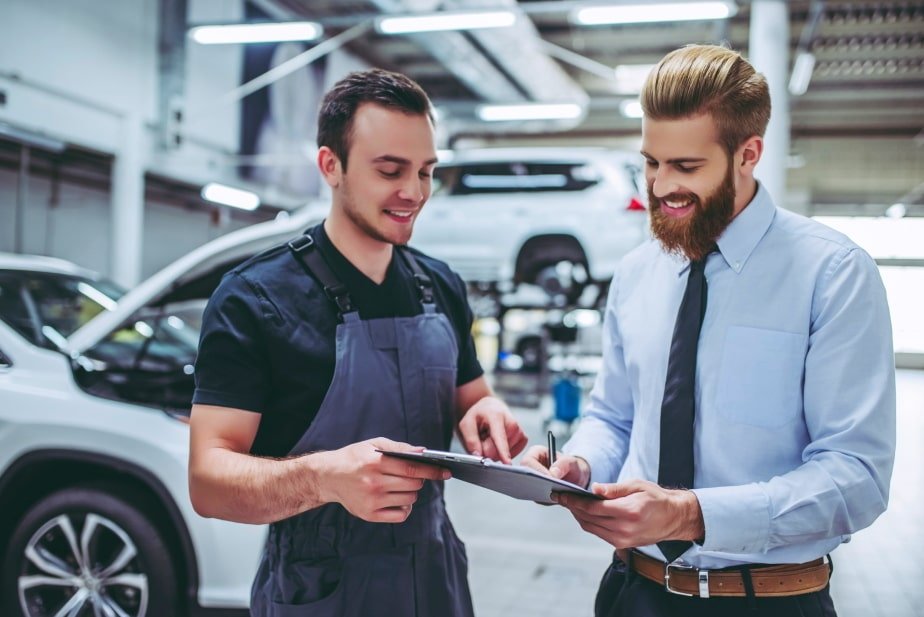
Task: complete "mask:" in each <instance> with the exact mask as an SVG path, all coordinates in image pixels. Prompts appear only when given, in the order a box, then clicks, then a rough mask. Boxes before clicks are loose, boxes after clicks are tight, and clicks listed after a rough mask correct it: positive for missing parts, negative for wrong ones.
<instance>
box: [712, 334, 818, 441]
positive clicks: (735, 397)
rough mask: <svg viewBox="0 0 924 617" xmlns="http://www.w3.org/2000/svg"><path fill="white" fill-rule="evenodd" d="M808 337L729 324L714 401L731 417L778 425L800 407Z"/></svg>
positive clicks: (727, 416) (796, 414) (797, 411)
mask: <svg viewBox="0 0 924 617" xmlns="http://www.w3.org/2000/svg"><path fill="white" fill-rule="evenodd" d="M805 350H806V337H805V335H802V334H794V333H792V332H783V331H780V330H766V329H763V328H749V327H745V326H732V327H731V328H729V330H728V333H727V334H726V337H725V346H724V348H723V349H722V362H721V365H720V368H719V387H718V391H717V393H716V406H717V407H718V410H719V413H720V414H721V415H722V416H724V417H725V418H727V419H729V420H732V421H734V422H741V423H744V424H751V425H754V426H762V427H766V428H776V427H781V426H784V425H786V424H788V423H790V422H792V421H793V420H794V419H796V418H797V417H798V416H799V415H800V414H801V412H802V375H803V370H804V367H805Z"/></svg>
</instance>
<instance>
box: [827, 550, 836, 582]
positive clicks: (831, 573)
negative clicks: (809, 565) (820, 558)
mask: <svg viewBox="0 0 924 617" xmlns="http://www.w3.org/2000/svg"><path fill="white" fill-rule="evenodd" d="M825 557H827V558H828V580H829V581H830V580H831V577H832V576H834V560H833V559H831V553H828V554H827V555H825Z"/></svg>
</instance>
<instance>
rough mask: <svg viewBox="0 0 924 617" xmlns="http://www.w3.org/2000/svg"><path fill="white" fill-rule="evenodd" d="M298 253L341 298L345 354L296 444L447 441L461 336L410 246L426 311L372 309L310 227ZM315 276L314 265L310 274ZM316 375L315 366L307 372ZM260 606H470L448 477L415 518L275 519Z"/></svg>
mask: <svg viewBox="0 0 924 617" xmlns="http://www.w3.org/2000/svg"><path fill="white" fill-rule="evenodd" d="M289 246H290V248H291V249H292V251H293V253H294V254H295V255H296V256H297V257H298V258H299V259H300V260H301V261H302V263H303V264H304V265H305V266H306V267H307V268H308V270H309V271H311V272H312V273H313V274H314V275H315V277H316V278H317V279H318V280H319V281H320V282H321V284H322V285H323V286H324V290H325V292H326V293H327V295H328V297H329V298H330V299H331V300H332V301H333V302H335V303H336V304H337V307H338V310H339V311H340V315H341V319H342V323H341V324H339V325H338V326H337V332H336V339H337V340H336V365H335V368H334V377H333V381H332V382H331V385H330V389H329V390H328V392H327V395H326V396H325V398H324V401H323V402H322V404H321V407H320V409H319V410H318V413H317V416H316V417H315V419H314V421H313V422H312V423H311V425H310V426H309V428H308V430H307V431H305V434H304V435H302V437H301V439H299V441H298V443H297V444H296V445H295V447H294V448H292V450H291V452H290V453H289V455H290V456H295V455H299V454H304V453H306V452H312V451H317V450H336V449H338V448H341V447H343V446H347V445H349V444H353V443H356V442H359V441H364V440H366V439H371V438H373V437H387V438H389V439H393V440H395V441H403V442H407V443H410V444H413V445H419V446H425V447H427V448H435V449H441V450H445V449H448V447H449V444H450V440H451V439H452V431H453V427H454V426H455V388H456V362H457V358H458V343H457V341H456V337H455V335H454V334H453V331H452V327H451V325H450V323H449V320H448V319H447V318H446V317H445V316H444V315H441V314H439V313H437V312H436V306H435V304H434V302H433V292H432V286H431V282H430V279H429V278H428V277H427V275H426V274H424V272H423V270H422V269H421V268H420V266H419V264H418V263H417V261H416V260H415V259H414V256H413V255H412V254H411V253H410V252H409V251H406V250H405V249H403V248H401V247H396V248H395V255H394V257H393V258H394V259H399V258H403V259H406V260H407V263H408V264H409V265H410V267H411V269H412V271H413V272H414V278H415V279H416V281H417V286H418V290H419V292H420V297H421V302H422V305H423V309H424V312H423V313H422V314H420V315H416V316H414V317H392V318H384V319H369V320H361V319H360V318H359V313H358V312H357V310H356V308H355V307H354V306H353V305H352V301H351V300H350V297H349V292H348V290H347V289H346V288H345V287H344V286H343V285H342V284H341V283H340V282H339V280H338V279H337V278H336V277H335V275H334V274H333V272H332V271H331V270H330V268H329V267H328V266H327V264H326V262H325V261H324V259H323V256H322V255H321V254H320V253H319V252H318V251H317V250H315V247H314V246H313V240H312V239H311V237H310V236H308V235H307V234H306V235H304V236H302V237H301V238H298V239H297V240H293V241H292V242H291V243H289ZM306 276H307V275H306ZM305 378H306V379H310V378H311V376H310V375H306V376H305ZM251 613H252V615H253V616H254V617H296V616H298V617H302V616H315V615H317V616H331V617H333V616H338V617H341V616H342V617H377V616H382V617H386V616H387V617H405V616H407V617H471V616H472V615H473V610H472V604H471V597H470V594H469V588H468V580H467V558H466V555H465V547H464V546H463V545H462V543H461V542H460V541H459V539H458V537H457V536H456V534H455V531H454V530H453V528H452V524H451V523H450V522H449V518H448V516H447V514H446V509H445V504H444V502H443V483H442V482H431V481H428V482H426V483H425V484H424V487H423V488H422V489H421V490H420V492H419V493H418V499H417V502H416V503H415V504H414V506H413V508H412V510H411V514H410V516H409V517H408V519H407V520H406V521H405V522H403V523H400V524H389V523H369V522H366V521H363V520H361V519H359V518H356V517H354V516H353V515H351V514H350V513H349V512H347V511H346V509H344V508H343V507H342V506H341V505H340V504H327V505H325V506H321V507H320V508H316V509H314V510H309V511H307V512H303V513H302V514H299V515H297V516H294V517H291V518H289V519H286V520H282V521H279V522H277V523H274V524H272V525H271V526H270V531H269V537H268V539H267V544H266V550H265V552H264V555H263V560H262V562H261V564H260V569H259V571H258V572H257V577H256V579H255V581H254V586H253V591H252V598H251Z"/></svg>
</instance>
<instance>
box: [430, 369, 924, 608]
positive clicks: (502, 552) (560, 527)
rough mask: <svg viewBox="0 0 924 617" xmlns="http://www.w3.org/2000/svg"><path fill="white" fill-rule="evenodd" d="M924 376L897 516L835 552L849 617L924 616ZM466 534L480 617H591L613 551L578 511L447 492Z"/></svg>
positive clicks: (537, 425) (903, 458) (905, 415)
mask: <svg viewBox="0 0 924 617" xmlns="http://www.w3.org/2000/svg"><path fill="white" fill-rule="evenodd" d="M549 404H550V403H549V401H548V400H546V401H545V402H544V405H545V406H546V407H545V408H544V409H540V410H539V411H536V410H526V409H524V410H519V409H518V410H516V413H517V416H518V418H519V419H520V421H521V423H522V424H523V425H524V427H525V428H526V429H527V431H528V432H529V436H530V443H543V441H542V439H540V436H541V433H542V417H543V414H544V413H548V405H549ZM921 443H924V372H922V371H899V373H898V450H897V458H896V464H895V473H894V474H893V477H892V495H891V503H890V506H889V510H888V511H887V512H886V513H885V514H883V515H882V516H881V517H880V518H879V519H878V520H877V521H876V522H875V523H874V524H873V526H872V527H870V528H869V529H865V530H863V531H861V532H860V533H858V534H856V535H855V536H854V538H853V540H852V541H851V542H850V543H848V544H845V545H843V546H841V547H840V548H838V549H837V551H835V552H834V554H833V559H834V565H835V575H834V579H833V581H832V590H833V592H832V593H833V596H834V602H835V606H836V607H837V610H838V614H839V615H840V617H917V616H924V587H922V586H921V585H920V581H921V578H922V575H924V531H922V527H921V518H922V515H924V448H922V447H921V446H920V444H921ZM447 502H448V505H449V510H450V513H451V515H452V517H453V521H454V523H455V526H456V529H457V531H458V533H459V535H460V536H461V538H462V539H463V541H464V542H465V543H466V546H467V547H468V555H469V580H470V583H471V587H472V594H473V596H474V601H475V612H476V614H477V615H478V617H519V616H523V617H525V616H527V615H528V616H530V617H543V616H549V617H552V616H553V615H554V616H555V617H559V616H560V615H569V616H574V617H581V616H584V615H592V612H593V611H592V606H593V597H594V593H595V592H596V589H597V583H598V582H599V580H600V576H601V575H602V573H603V571H604V569H605V568H606V566H607V564H608V563H609V560H610V554H611V550H610V549H609V547H608V545H606V544H605V543H604V542H603V541H601V540H598V539H597V538H596V537H594V536H591V535H589V534H585V533H584V532H583V531H582V530H581V529H580V528H579V527H578V526H577V524H576V523H575V522H574V519H572V518H571V517H570V515H568V513H567V512H566V511H565V510H564V509H562V508H558V507H555V506H552V507H545V506H539V505H536V504H533V503H530V502H522V501H516V500H513V499H510V498H508V497H505V496H503V495H499V494H497V493H493V492H490V491H485V490H483V489H478V488H477V487H473V486H471V485H469V484H465V483H463V482H452V481H450V482H449V483H448V484H447Z"/></svg>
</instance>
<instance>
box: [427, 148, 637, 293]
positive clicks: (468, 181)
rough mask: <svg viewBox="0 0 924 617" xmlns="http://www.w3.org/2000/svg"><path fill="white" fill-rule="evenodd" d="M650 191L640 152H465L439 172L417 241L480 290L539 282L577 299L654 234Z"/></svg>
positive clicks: (604, 279) (549, 290)
mask: <svg viewBox="0 0 924 617" xmlns="http://www.w3.org/2000/svg"><path fill="white" fill-rule="evenodd" d="M644 195H645V191H644V178H643V174H642V172H641V158H640V155H639V154H638V153H637V152H627V151H618V150H612V149H605V148H487V149H472V150H457V151H454V152H451V153H450V154H449V155H448V156H447V157H446V159H445V160H441V162H440V164H439V165H438V166H437V168H436V170H435V172H434V182H433V196H432V197H431V198H430V200H429V202H428V203H427V205H426V206H425V207H424V209H423V212H422V213H421V215H420V217H419V218H418V220H417V222H416V224H415V228H414V236H413V238H412V240H411V245H412V246H415V247H417V248H419V249H421V250H422V251H424V252H426V253H428V254H430V255H433V256H434V257H437V258H439V259H442V260H444V261H446V262H447V263H449V265H450V266H452V267H453V268H454V269H455V270H456V271H457V272H458V273H459V274H460V275H461V276H462V278H463V279H465V280H466V281H467V282H468V283H470V284H472V285H474V286H476V287H486V286H487V287H490V286H496V287H498V288H500V289H506V290H509V289H515V288H516V287H517V286H519V285H520V284H521V283H526V284H533V285H538V286H539V287H541V288H542V289H543V290H544V291H545V292H546V293H547V294H548V295H552V296H554V295H563V296H565V299H566V301H567V302H569V303H570V302H574V301H576V300H577V299H578V297H579V296H580V295H581V293H582V292H583V291H584V289H585V287H587V286H588V285H592V284H597V285H598V287H599V288H600V289H601V290H602V289H603V287H604V286H605V285H606V283H607V281H609V280H610V279H611V278H612V275H613V272H614V271H615V269H616V264H617V263H618V262H619V260H620V259H621V258H622V256H623V255H625V254H626V253H628V252H629V251H630V250H632V249H633V248H634V247H636V246H638V245H639V244H641V243H642V242H644V241H645V239H646V238H647V237H648V220H647V219H648V217H647V210H646V207H645V198H644ZM598 296H601V294H598Z"/></svg>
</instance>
